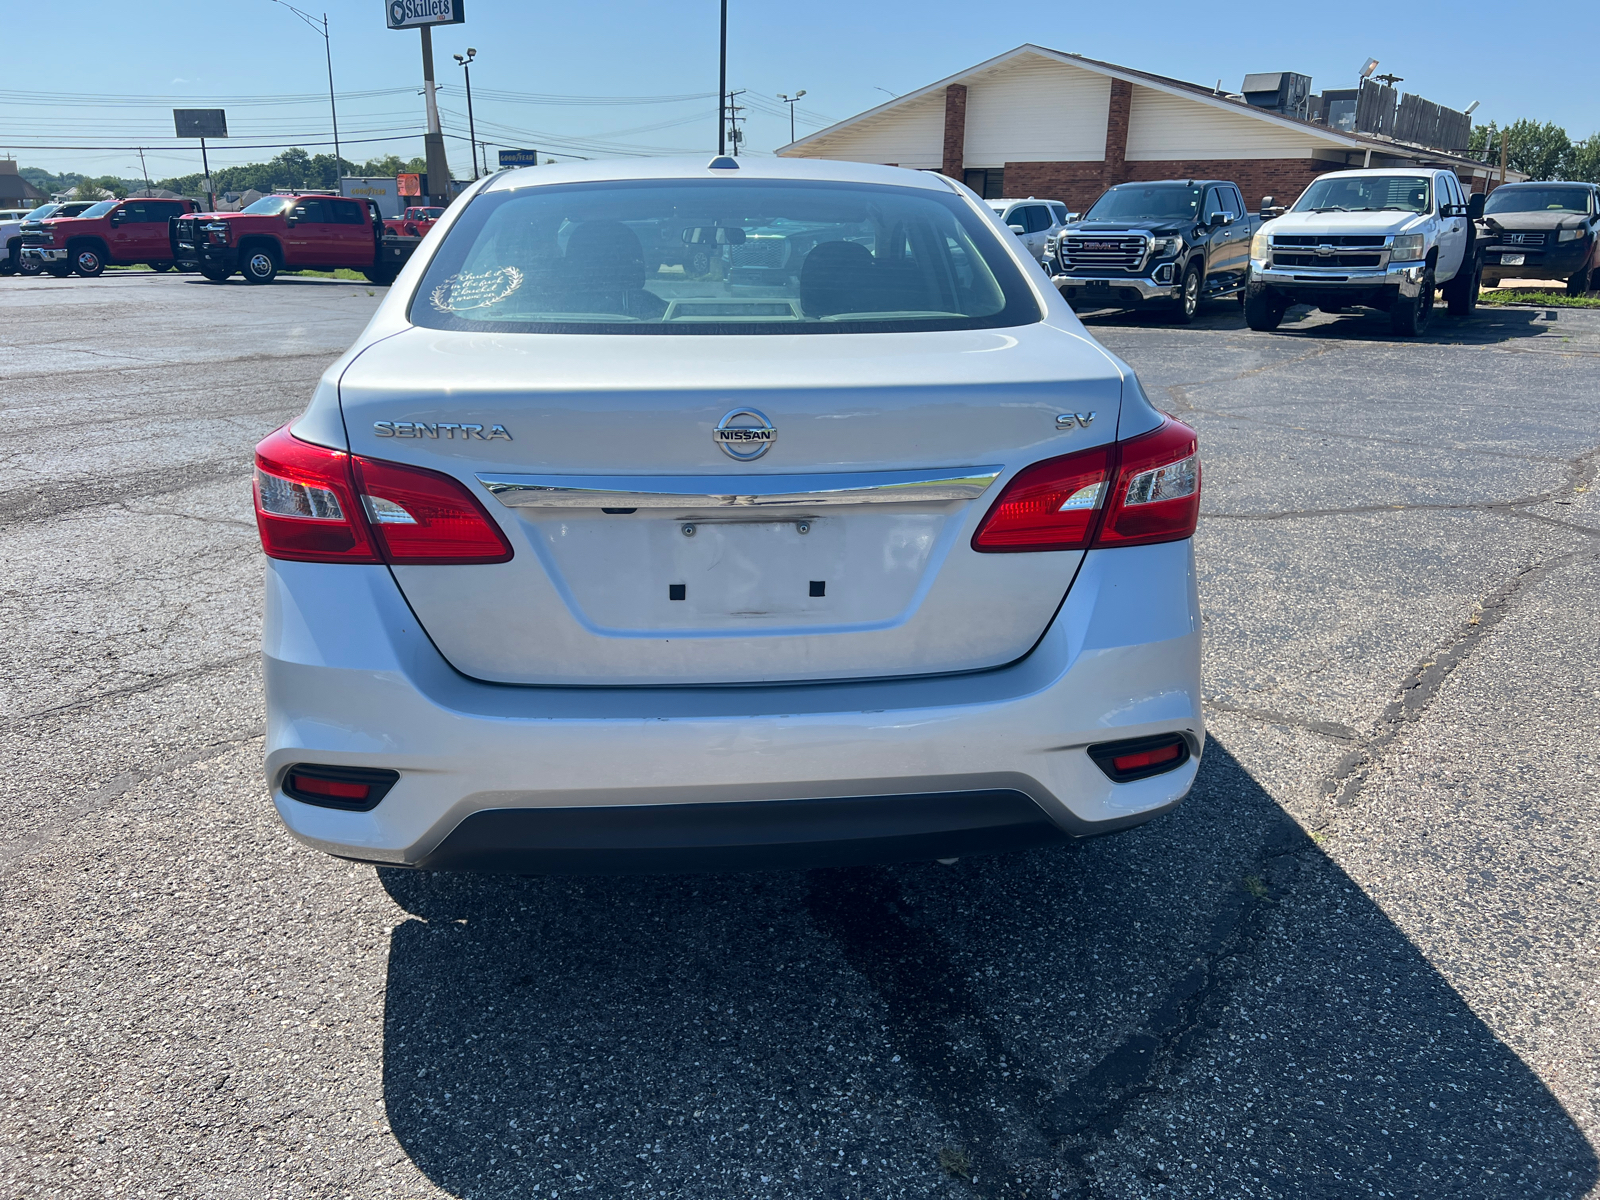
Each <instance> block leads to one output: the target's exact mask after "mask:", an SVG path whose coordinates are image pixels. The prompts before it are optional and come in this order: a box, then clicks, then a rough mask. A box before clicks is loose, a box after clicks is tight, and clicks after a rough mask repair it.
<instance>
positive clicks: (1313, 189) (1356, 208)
mask: <svg viewBox="0 0 1600 1200" xmlns="http://www.w3.org/2000/svg"><path fill="white" fill-rule="evenodd" d="M1431 191H1432V186H1431V181H1430V180H1429V178H1428V177H1427V176H1426V175H1344V176H1337V175H1336V176H1331V177H1330V176H1324V177H1323V178H1321V179H1318V180H1314V181H1313V182H1312V184H1311V186H1310V187H1308V188H1307V189H1306V194H1305V195H1303V196H1301V197H1300V199H1298V200H1296V201H1295V202H1294V211H1295V212H1387V211H1393V212H1417V213H1422V212H1427V211H1428V210H1429V209H1431V208H1432V207H1433V205H1432V203H1431V202H1430V200H1429V195H1430V193H1431Z"/></svg>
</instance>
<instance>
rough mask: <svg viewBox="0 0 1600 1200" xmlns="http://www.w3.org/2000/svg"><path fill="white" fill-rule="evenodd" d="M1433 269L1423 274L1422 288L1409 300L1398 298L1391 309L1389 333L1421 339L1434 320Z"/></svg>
mask: <svg viewBox="0 0 1600 1200" xmlns="http://www.w3.org/2000/svg"><path fill="white" fill-rule="evenodd" d="M1433 292H1434V285H1433V268H1432V267H1429V268H1428V269H1427V270H1425V271H1424V272H1423V273H1422V287H1421V289H1420V290H1419V291H1418V292H1417V294H1416V295H1415V296H1413V297H1412V298H1410V299H1409V300H1408V299H1406V298H1405V297H1403V296H1396V297H1395V300H1394V304H1393V305H1392V306H1390V308H1389V332H1390V333H1395V334H1398V335H1399V336H1401V337H1421V336H1422V335H1423V334H1425V333H1427V332H1428V322H1429V321H1431V320H1432V319H1433Z"/></svg>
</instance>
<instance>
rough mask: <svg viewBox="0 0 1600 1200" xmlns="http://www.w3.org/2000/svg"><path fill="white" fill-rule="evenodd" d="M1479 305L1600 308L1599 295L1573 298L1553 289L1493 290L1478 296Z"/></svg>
mask: <svg viewBox="0 0 1600 1200" xmlns="http://www.w3.org/2000/svg"><path fill="white" fill-rule="evenodd" d="M1478 303H1479V304H1532V305H1535V306H1537V307H1539V308H1600V295H1597V294H1595V293H1594V292H1585V293H1584V294H1583V295H1581V296H1575V295H1573V294H1572V293H1571V292H1565V291H1556V290H1555V289H1554V288H1548V289H1545V288H1518V289H1507V288H1495V289H1494V290H1493V291H1492V292H1491V291H1484V292H1480V293H1479V294H1478Z"/></svg>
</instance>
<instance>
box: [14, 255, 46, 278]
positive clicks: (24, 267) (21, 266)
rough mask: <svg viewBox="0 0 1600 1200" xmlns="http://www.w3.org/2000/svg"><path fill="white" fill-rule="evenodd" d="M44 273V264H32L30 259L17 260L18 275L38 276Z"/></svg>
mask: <svg viewBox="0 0 1600 1200" xmlns="http://www.w3.org/2000/svg"><path fill="white" fill-rule="evenodd" d="M43 271H44V264H43V263H41V262H34V261H33V260H32V259H27V258H19V259H18V260H17V274H18V275H38V274H40V273H41V272H43Z"/></svg>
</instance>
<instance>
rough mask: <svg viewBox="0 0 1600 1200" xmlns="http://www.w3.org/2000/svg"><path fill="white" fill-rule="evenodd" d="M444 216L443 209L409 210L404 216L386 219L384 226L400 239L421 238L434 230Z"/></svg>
mask: <svg viewBox="0 0 1600 1200" xmlns="http://www.w3.org/2000/svg"><path fill="white" fill-rule="evenodd" d="M442 216H444V209H442V208H408V209H406V211H405V215H404V216H399V217H385V218H384V221H383V224H384V226H385V228H387V229H388V230H389V232H390V233H392V234H395V235H396V236H398V237H421V236H422V235H423V234H425V233H427V232H428V230H430V229H432V228H433V223H434V222H435V221H437V220H438V219H439V218H440V217H442Z"/></svg>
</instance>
